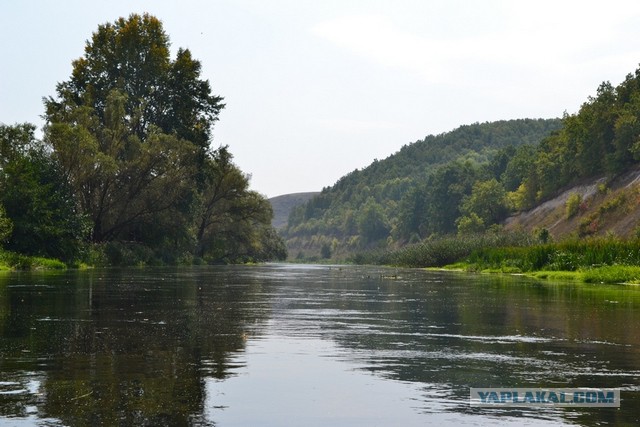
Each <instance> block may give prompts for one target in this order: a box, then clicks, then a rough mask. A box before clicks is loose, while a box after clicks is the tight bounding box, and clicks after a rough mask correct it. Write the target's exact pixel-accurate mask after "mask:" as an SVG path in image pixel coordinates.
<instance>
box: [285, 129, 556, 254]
mask: <svg viewBox="0 0 640 427" xmlns="http://www.w3.org/2000/svg"><path fill="white" fill-rule="evenodd" d="M560 126H561V121H560V120H559V119H549V120H542V119H535V120H534V119H521V120H509V121H498V122H493V123H475V124H472V125H464V126H461V127H459V128H457V129H455V130H453V131H451V132H447V133H443V134H440V135H430V136H427V137H426V138H424V139H423V140H420V141H417V142H415V143H413V144H409V145H405V146H404V147H402V149H400V150H399V151H398V152H397V153H395V154H393V155H391V156H390V157H388V158H386V159H384V160H376V161H374V162H373V163H372V164H371V165H370V166H368V167H367V168H365V169H363V170H355V171H353V172H351V173H350V174H348V175H346V176H344V177H343V178H341V179H340V180H338V182H337V183H336V184H335V185H334V186H332V187H328V188H325V189H323V191H322V192H321V194H319V195H318V196H316V197H315V198H314V199H312V200H310V201H309V202H308V203H306V204H305V205H302V206H300V207H298V208H297V209H295V210H294V211H293V212H292V213H291V215H290V217H289V223H288V227H287V228H286V229H285V230H284V232H283V235H284V236H285V238H286V239H287V244H288V246H289V250H290V253H291V254H292V255H293V256H296V255H297V254H300V253H302V254H303V255H305V252H306V254H307V255H309V254H312V253H317V249H318V246H320V247H322V246H325V248H326V247H327V245H328V247H329V249H330V251H327V250H325V251H324V253H325V254H328V253H329V252H331V254H332V255H338V256H340V255H348V254H350V253H353V252H354V251H359V250H362V249H371V248H372V247H390V246H398V245H404V244H406V243H409V242H414V241H418V240H422V239H425V238H427V237H429V236H432V235H441V234H449V233H455V232H456V231H457V228H458V225H459V222H460V221H462V227H463V228H464V227H465V221H466V220H460V221H458V222H457V220H458V219H459V218H460V217H462V216H464V215H465V214H466V213H467V212H469V214H470V213H471V211H475V210H476V208H478V209H477V210H478V213H479V214H481V215H483V216H486V220H487V224H486V225H487V226H489V225H490V224H491V223H492V222H493V221H496V220H497V219H498V218H499V217H500V216H501V215H502V214H503V213H504V211H503V209H502V208H501V207H495V208H494V206H493V204H492V201H493V200H494V199H495V195H494V193H495V192H496V191H497V190H499V189H500V188H501V186H502V185H511V184H507V183H510V182H515V181H518V182H519V180H520V175H519V174H520V169H519V168H518V167H517V165H515V163H513V164H510V159H511V158H513V157H514V156H516V155H517V154H518V153H521V152H527V150H531V147H533V146H535V145H537V144H538V143H539V142H540V141H541V140H542V139H543V138H545V137H546V136H547V135H549V134H550V133H551V132H552V131H554V130H557V129H559V128H560ZM494 181H495V182H494ZM496 184H499V185H496ZM474 186H477V187H478V188H477V190H476V193H477V194H476V196H475V197H473V198H471V197H470V196H471V193H472V190H473V188H474ZM483 192H484V193H486V194H485V195H481V193H483ZM498 192H499V193H500V194H498V195H497V196H500V195H501V194H502V192H500V191H498ZM486 196H491V200H488V199H487V197H486ZM485 201H486V203H484V202H485ZM463 202H464V203H463ZM478 203H484V204H485V206H482V207H480V206H478V207H476V206H475V205H476V204H478Z"/></svg>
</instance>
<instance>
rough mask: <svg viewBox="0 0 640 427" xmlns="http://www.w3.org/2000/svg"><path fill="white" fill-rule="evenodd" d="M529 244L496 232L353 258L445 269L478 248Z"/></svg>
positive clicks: (523, 236)
mask: <svg viewBox="0 0 640 427" xmlns="http://www.w3.org/2000/svg"><path fill="white" fill-rule="evenodd" d="M530 244H531V237H530V236H528V235H527V234H524V233H504V232H499V233H485V234H468V235H464V236H445V237H441V238H434V239H430V240H426V241H424V242H422V243H419V244H416V245H407V246H405V247H403V248H401V249H398V250H396V251H389V252H382V253H379V252H378V253H376V252H371V253H361V254H358V255H357V256H356V257H354V261H355V262H357V263H362V262H366V263H372V264H386V265H396V266H404V267H444V266H446V265H449V264H454V263H456V262H458V261H461V260H464V259H465V258H466V257H468V256H470V255H471V254H472V253H474V251H476V250H479V249H483V248H484V249H486V248H496V247H505V246H516V247H517V246H527V245H530Z"/></svg>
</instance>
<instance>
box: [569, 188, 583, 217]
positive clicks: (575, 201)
mask: <svg viewBox="0 0 640 427" xmlns="http://www.w3.org/2000/svg"><path fill="white" fill-rule="evenodd" d="M581 203H582V196H581V195H580V194H578V193H571V194H570V195H569V198H568V199H567V202H566V204H565V213H566V215H567V219H570V218H573V217H574V216H575V215H576V214H577V213H578V211H579V210H580V204H581Z"/></svg>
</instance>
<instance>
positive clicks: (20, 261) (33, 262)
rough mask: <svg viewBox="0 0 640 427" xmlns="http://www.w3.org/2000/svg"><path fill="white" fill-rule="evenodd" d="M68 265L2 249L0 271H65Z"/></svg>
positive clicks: (0, 251)
mask: <svg viewBox="0 0 640 427" xmlns="http://www.w3.org/2000/svg"><path fill="white" fill-rule="evenodd" d="M66 268H67V265H66V264H65V263H63V262H62V261H59V260H57V259H50V258H42V257H32V256H27V255H21V254H17V253H14V252H7V251H3V250H1V249H0V271H14V270H64V269H66Z"/></svg>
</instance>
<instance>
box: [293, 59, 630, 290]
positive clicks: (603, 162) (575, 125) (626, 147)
mask: <svg viewBox="0 0 640 427" xmlns="http://www.w3.org/2000/svg"><path fill="white" fill-rule="evenodd" d="M638 117H640V69H638V70H636V71H635V72H634V73H632V74H629V75H627V77H626V78H625V80H624V81H623V82H622V83H621V84H620V85H618V86H617V87H613V86H612V85H611V84H610V83H608V82H605V83H603V84H602V85H600V87H599V88H598V90H597V93H596V96H594V97H589V98H588V100H587V102H585V103H584V104H583V105H582V106H581V108H580V109H579V111H578V112H577V113H575V114H571V115H569V114H565V115H564V117H563V118H562V120H515V121H508V122H496V123H484V124H475V125H470V126H463V127H461V128H459V129H456V130H454V131H452V132H449V133H447V134H442V135H438V136H431V137H427V138H425V140H424V141H418V142H416V143H414V144H411V145H409V146H405V147H403V149H402V150H400V152H398V153H396V154H394V155H393V156H390V157H389V158H387V159H385V160H383V161H374V163H373V164H371V165H370V166H369V167H367V168H366V169H364V170H362V171H354V172H352V173H351V174H349V175H347V176H345V177H343V178H342V179H340V180H339V181H338V182H337V183H336V184H335V185H334V186H333V187H330V188H325V189H324V190H323V191H322V193H321V194H320V195H318V196H317V197H315V198H314V199H312V200H310V201H309V202H308V203H307V204H305V205H303V206H301V207H299V208H298V209H296V210H294V211H293V212H292V214H291V215H290V217H289V224H288V227H287V228H286V229H285V231H284V233H283V235H284V236H285V238H286V239H287V245H288V246H289V248H290V249H292V250H293V252H292V253H298V254H299V257H300V256H301V254H303V253H304V254H311V255H317V254H318V253H319V251H320V248H321V245H323V244H326V243H327V242H328V241H331V240H333V241H338V242H339V244H337V245H334V246H333V251H332V257H333V258H334V259H343V260H351V261H353V262H358V263H382V264H392V265H403V266H411V267H443V266H447V265H454V266H456V267H463V268H466V269H472V270H477V271H500V272H510V273H527V274H533V273H534V272H535V274H537V275H538V276H540V277H541V276H546V277H555V278H558V277H560V276H562V277H565V278H566V277H572V278H573V279H578V280H582V281H586V282H620V281H624V282H635V281H638V280H639V277H640V275H639V274H638V268H640V267H638V266H640V255H639V251H640V241H639V240H637V238H638V236H639V235H640V232H639V231H638V230H640V226H638V225H637V224H639V223H640V222H639V221H640V215H638V214H637V213H636V212H637V207H638V203H639V202H638V201H639V200H640V198H639V197H640V196H639V194H640V186H638V185H637V180H635V181H634V180H633V179H630V180H628V181H626V182H624V181H616V180H618V179H622V177H623V176H625V174H626V173H627V172H629V171H631V170H637V168H638V161H639V160H640V142H638V141H640V122H639V121H638ZM634 176H635V175H634ZM595 179H598V180H599V183H598V184H597V187H595V188H594V187H593V186H591V187H590V188H591V189H590V190H589V191H586V190H576V191H575V192H573V193H571V194H569V195H568V197H566V196H564V197H566V198H565V199H564V200H563V199H559V200H560V202H559V203H556V204H555V205H554V204H550V205H548V206H551V207H550V208H549V209H550V210H552V211H553V212H554V215H555V216H553V217H552V216H549V221H548V222H547V223H536V222H535V220H536V217H534V216H529V217H527V218H529V220H528V221H529V222H524V220H523V222H522V223H520V224H524V225H521V226H522V227H523V228H524V227H526V229H527V230H530V234H529V235H527V234H526V233H524V232H513V230H517V229H518V228H517V225H516V226H508V225H507V226H505V229H509V230H511V231H512V232H511V233H509V232H506V231H504V232H503V231H501V228H502V225H503V224H505V220H506V219H507V218H508V217H509V216H510V215H513V214H514V213H519V212H525V211H528V210H531V209H533V208H534V207H537V206H539V205H540V204H541V203H542V202H545V201H547V200H550V199H551V198H553V197H555V196H558V195H559V194H562V193H563V190H564V191H566V190H567V189H568V188H569V187H574V188H586V187H580V185H584V184H585V183H588V182H589V183H590V182H593V181H594V180H595ZM604 181H606V182H607V183H606V184H605V183H604ZM616 182H618V184H617V186H615V185H614V186H610V185H613V184H612V183H614V184H615V183H616ZM556 205H557V206H556ZM554 206H556V207H554ZM545 209H546V208H545ZM531 218H533V220H531ZM557 224H562V225H563V228H562V229H561V231H560V233H561V235H559V236H555V235H553V232H554V230H555V229H556V228H555V227H556V226H557ZM536 227H537V230H536ZM634 227H635V229H634ZM549 228H554V230H549ZM634 230H635V232H634ZM562 239H565V240H562ZM621 239H629V240H626V241H625V240H621ZM554 240H555V243H554ZM325 254H326V252H325ZM307 256H308V255H307ZM561 272H562V273H561ZM566 272H569V273H566Z"/></svg>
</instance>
